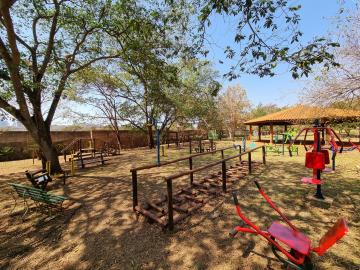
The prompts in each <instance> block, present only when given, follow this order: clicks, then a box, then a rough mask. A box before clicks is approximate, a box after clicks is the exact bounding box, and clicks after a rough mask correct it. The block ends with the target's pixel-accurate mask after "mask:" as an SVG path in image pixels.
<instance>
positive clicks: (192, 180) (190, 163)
mask: <svg viewBox="0 0 360 270" xmlns="http://www.w3.org/2000/svg"><path fill="white" fill-rule="evenodd" d="M189 169H190V171H191V170H192V169H193V160H192V157H189ZM193 182H194V174H193V173H190V185H192V183H193Z"/></svg>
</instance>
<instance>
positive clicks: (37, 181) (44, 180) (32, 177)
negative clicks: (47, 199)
mask: <svg viewBox="0 0 360 270" xmlns="http://www.w3.org/2000/svg"><path fill="white" fill-rule="evenodd" d="M25 175H26V177H27V179H28V180H29V181H30V182H31V184H32V185H33V186H34V187H35V188H40V189H42V190H45V188H46V186H47V184H48V183H49V182H51V181H52V178H51V177H50V175H49V173H48V171H47V170H44V169H42V170H38V171H34V172H30V171H25Z"/></svg>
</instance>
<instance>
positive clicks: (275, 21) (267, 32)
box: [167, 0, 339, 80]
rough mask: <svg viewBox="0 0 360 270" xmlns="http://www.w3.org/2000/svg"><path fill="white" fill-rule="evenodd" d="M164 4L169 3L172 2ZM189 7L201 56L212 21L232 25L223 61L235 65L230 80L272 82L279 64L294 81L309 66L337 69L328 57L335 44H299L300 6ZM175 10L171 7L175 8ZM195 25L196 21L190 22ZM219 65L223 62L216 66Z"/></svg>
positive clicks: (254, 2) (212, 3)
mask: <svg viewBox="0 0 360 270" xmlns="http://www.w3.org/2000/svg"><path fill="white" fill-rule="evenodd" d="M167 2H169V3H173V2H174V1H173V0H168V1H167ZM183 2H185V4H184V5H189V3H191V7H192V9H193V10H194V9H195V11H194V13H195V16H197V17H198V18H199V21H198V23H199V25H198V27H197V28H196V27H193V29H197V30H198V33H197V35H195V34H194V36H196V37H197V39H198V41H197V42H195V44H196V45H197V46H199V48H200V51H201V52H202V53H203V54H204V55H206V54H208V51H207V50H206V49H205V48H204V46H203V45H204V44H205V43H206V41H207V35H206V31H207V29H208V28H209V27H210V25H211V23H212V21H213V19H214V17H215V16H216V15H222V16H223V18H228V19H235V20H236V21H237V24H236V26H235V29H234V32H235V36H234V40H233V41H234V43H236V45H235V46H232V45H229V46H227V47H226V48H225V51H224V53H225V55H226V57H227V58H229V59H233V60H235V64H234V65H233V66H232V67H231V70H230V71H229V72H228V73H226V74H225V75H226V77H227V78H229V79H230V80H232V79H235V78H238V77H239V76H240V74H241V73H250V74H257V75H259V76H260V77H262V76H274V75H275V71H276V68H277V67H278V66H279V64H284V63H285V64H288V66H289V69H290V72H291V73H292V76H293V77H294V78H298V77H300V76H308V74H309V73H310V72H311V71H312V66H314V65H316V64H322V65H323V66H325V67H330V66H336V65H337V63H336V61H334V57H333V55H332V54H331V53H329V51H330V50H331V49H332V48H334V47H338V46H339V44H338V43H336V42H332V41H331V40H326V39H325V38H321V37H320V38H314V39H313V40H311V41H310V42H308V43H307V44H306V45H304V42H302V40H301V39H302V35H303V33H302V32H301V31H300V30H299V29H298V25H299V22H300V15H299V10H300V9H301V5H298V4H296V5H294V4H292V3H293V1H287V0H266V1H264V0H237V1H234V0H189V1H183ZM175 4H176V5H179V3H178V2H177V1H176V3H174V5H175ZM194 21H195V20H194ZM221 62H222V61H221Z"/></svg>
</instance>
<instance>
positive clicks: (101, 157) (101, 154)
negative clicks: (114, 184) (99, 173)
mask: <svg viewBox="0 0 360 270" xmlns="http://www.w3.org/2000/svg"><path fill="white" fill-rule="evenodd" d="M100 159H101V164H102V165H104V164H105V161H104V157H103V153H102V152H100Z"/></svg>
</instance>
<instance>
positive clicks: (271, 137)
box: [270, 125, 274, 144]
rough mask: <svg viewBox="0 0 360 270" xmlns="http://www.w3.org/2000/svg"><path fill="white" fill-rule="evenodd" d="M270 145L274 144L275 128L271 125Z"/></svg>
mask: <svg viewBox="0 0 360 270" xmlns="http://www.w3.org/2000/svg"><path fill="white" fill-rule="evenodd" d="M270 143H271V144H273V143H274V126H273V125H270Z"/></svg>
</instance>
